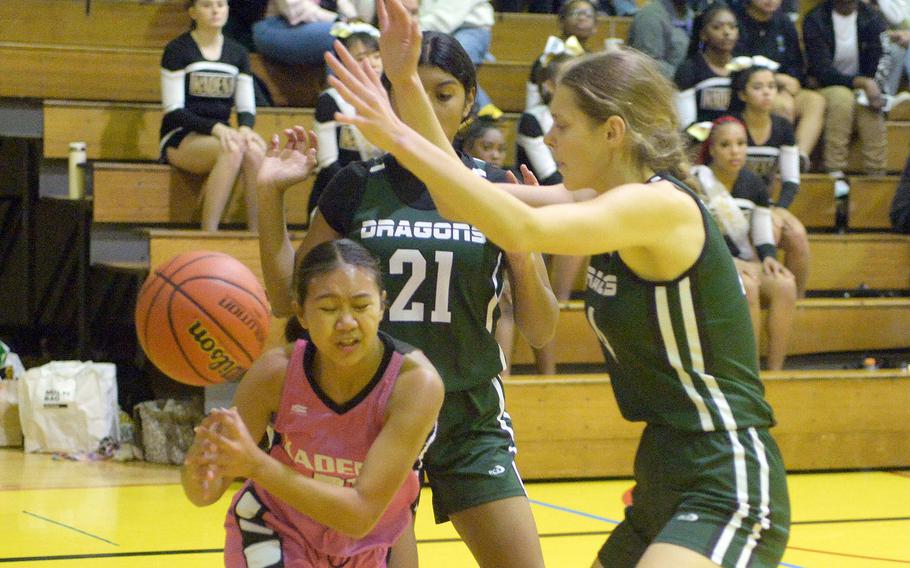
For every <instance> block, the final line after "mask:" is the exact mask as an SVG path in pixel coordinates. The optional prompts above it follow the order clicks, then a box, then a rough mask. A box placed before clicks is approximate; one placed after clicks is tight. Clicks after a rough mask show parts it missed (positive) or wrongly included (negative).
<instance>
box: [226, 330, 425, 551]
mask: <svg viewBox="0 0 910 568" xmlns="http://www.w3.org/2000/svg"><path fill="white" fill-rule="evenodd" d="M380 337H381V339H382V341H383V343H384V344H385V347H386V349H385V355H384V356H383V360H382V364H381V365H380V366H379V369H378V371H377V372H376V376H374V377H373V379H372V380H371V381H370V383H369V384H368V385H367V386H366V387H364V389H363V390H362V391H361V392H360V393H359V394H357V396H355V397H354V398H352V399H351V400H350V401H348V402H346V403H344V404H341V405H339V404H337V403H335V402H334V401H332V400H331V399H330V398H329V397H328V396H327V395H326V394H325V393H324V392H323V391H322V389H321V388H320V387H319V385H318V384H316V381H315V380H314V379H313V377H312V373H309V372H307V370H308V369H312V361H313V358H314V355H315V346H314V345H312V344H310V343H308V342H307V341H305V340H299V341H297V343H296V344H295V346H294V353H293V356H292V358H291V360H290V362H289V363H288V370H287V375H286V376H285V381H284V389H283V391H282V394H281V402H280V404H279V409H278V414H277V416H276V417H275V420H274V430H275V435H274V436H273V438H272V441H273V443H272V447H271V450H270V452H269V453H270V455H271V456H272V457H273V458H275V459H276V460H278V461H280V462H282V463H284V464H287V465H288V466H290V467H293V468H294V469H295V470H297V471H298V472H299V473H300V474H301V475H304V476H307V477H311V478H313V479H316V480H319V481H322V482H324V483H330V484H333V485H338V486H344V487H351V486H352V485H353V484H354V482H355V481H356V480H357V475H358V474H359V473H360V468H361V467H362V465H363V462H364V460H365V459H366V456H367V452H368V451H369V449H370V446H372V445H373V441H374V440H375V439H376V437H377V436H378V435H379V432H380V430H382V426H383V424H384V422H385V412H386V406H387V405H388V401H389V396H390V395H391V394H392V389H393V387H394V386H395V381H396V380H397V378H398V373H399V370H400V369H401V364H402V361H403V359H404V354H405V353H407V352H408V351H410V350H411V348H410V346H408V345H406V344H403V343H400V342H396V341H394V340H393V339H392V338H391V337H389V336H388V335H385V334H383V333H380ZM419 491H420V483H419V482H418V478H417V472H416V471H412V472H411V473H410V474H409V475H408V477H407V479H406V480H405V482H404V483H403V484H402V486H401V488H400V489H399V490H398V492H397V493H396V494H395V496H394V497H393V498H392V501H391V503H389V506H388V508H387V509H386V511H385V513H384V514H383V515H382V518H381V519H380V520H379V522H378V523H377V524H376V526H375V527H374V528H373V530H372V531H370V533H369V534H368V535H367V536H365V537H364V538H362V539H354V538H351V537H349V536H346V535H344V534H342V533H340V532H338V531H335V530H333V529H331V528H329V527H327V526H325V525H323V524H321V523H319V522H318V521H316V520H314V519H312V518H310V517H309V516H307V515H304V514H303V513H301V512H299V511H297V510H295V509H294V508H293V507H291V506H290V505H288V504H287V503H285V502H284V501H281V500H280V499H278V498H277V497H275V496H273V495H272V494H270V493H269V492H268V491H266V490H265V489H264V488H263V487H260V486H259V485H258V484H256V483H255V482H250V481H248V482H247V483H246V484H244V486H243V488H241V490H240V491H239V492H238V493H237V495H235V496H234V499H233V502H232V503H231V507H230V509H229V511H228V515H227V520H226V521H225V529H226V530H227V540H226V544H225V549H224V558H225V565H226V566H228V567H230V568H234V567H244V568H266V567H278V566H283V567H303V566H307V567H310V566H318V567H326V568H328V567H337V566H345V567H346V568H361V567H364V568H365V567H367V566H371V567H374V566H385V565H386V558H387V556H388V550H389V548H390V547H391V546H392V544H394V543H395V541H396V540H397V539H398V537H399V536H400V535H401V533H402V531H403V530H404V529H405V527H406V526H407V525H408V523H409V522H410V521H411V517H412V514H413V506H414V504H415V502H416V500H417V496H418V493H419Z"/></svg>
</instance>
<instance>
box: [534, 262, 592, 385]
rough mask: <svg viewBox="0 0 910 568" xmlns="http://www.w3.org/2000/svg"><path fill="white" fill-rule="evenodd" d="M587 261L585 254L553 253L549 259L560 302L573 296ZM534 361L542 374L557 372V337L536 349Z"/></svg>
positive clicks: (566, 300)
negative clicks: (567, 254) (577, 278)
mask: <svg viewBox="0 0 910 568" xmlns="http://www.w3.org/2000/svg"><path fill="white" fill-rule="evenodd" d="M586 261H587V257H584V256H562V255H553V256H551V257H550V259H549V265H550V286H552V288H553V295H554V296H556V300H557V301H559V302H568V301H569V300H570V299H571V298H572V287H573V286H574V284H575V278H576V277H577V276H578V271H579V270H581V269H582V268H583V267H584V265H585V263H586ZM534 362H535V364H536V366H537V372H538V373H540V374H541V375H553V374H555V373H556V338H555V337H554V338H553V339H552V340H551V341H550V342H549V343H547V344H546V345H544V346H543V347H541V348H539V349H534Z"/></svg>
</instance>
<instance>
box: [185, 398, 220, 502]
mask: <svg viewBox="0 0 910 568" xmlns="http://www.w3.org/2000/svg"><path fill="white" fill-rule="evenodd" d="M214 428H217V419H216V418H215V417H213V416H211V415H209V416H207V417H206V418H205V419H204V420H203V421H202V423H201V424H199V426H196V437H195V438H194V439H193V445H192V446H190V449H189V450H188V451H187V453H186V457H185V458H184V462H183V463H184V465H185V466H186V467H187V469H188V470H189V473H190V475H191V477H192V479H193V480H194V481H195V482H196V483H197V484H198V487H199V489H200V490H201V493H202V496H203V497H204V498H205V499H208V498H209V497H212V496H213V491H214V488H215V486H217V485H218V484H217V483H216V482H217V481H219V480H220V479H221V477H222V474H221V471H220V469H219V467H218V466H217V465H215V458H216V457H217V455H218V448H217V447H216V446H215V444H213V443H212V442H210V441H208V440H206V438H205V436H200V435H199V433H200V432H202V431H209V430H211V429H214Z"/></svg>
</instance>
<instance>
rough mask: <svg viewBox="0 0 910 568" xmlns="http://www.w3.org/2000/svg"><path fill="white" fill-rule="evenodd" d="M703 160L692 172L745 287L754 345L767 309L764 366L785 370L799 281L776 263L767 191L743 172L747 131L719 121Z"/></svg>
mask: <svg viewBox="0 0 910 568" xmlns="http://www.w3.org/2000/svg"><path fill="white" fill-rule="evenodd" d="M700 161H701V162H702V163H703V164H704V165H699V166H695V168H694V173H695V175H696V176H697V178H698V181H699V185H701V188H702V192H703V194H704V197H705V202H706V203H707V205H708V209H709V210H710V211H711V213H712V215H713V216H714V217H715V219H717V222H718V225H719V226H720V229H721V231H722V232H723V234H724V237H725V239H726V240H727V245H728V246H729V247H730V252H731V253H732V254H733V257H734V261H735V264H736V268H737V270H738V271H739V274H740V278H741V279H742V283H743V286H744V287H745V290H746V297H747V299H748V301H749V312H750V313H751V315H752V328H753V331H754V333H755V342H756V345H759V344H760V342H761V341H760V338H761V328H762V325H761V324H762V317H761V306H762V305H766V306H767V307H768V321H767V332H768V358H767V365H766V367H767V368H768V369H770V370H780V369H783V367H784V360H785V359H786V356H787V343H788V341H789V339H790V332H791V330H792V327H793V318H794V316H795V315H796V282H795V279H794V277H793V274H791V273H790V271H789V270H787V269H786V268H785V267H784V266H783V265H781V264H780V263H779V262H778V261H777V259H776V258H775V256H776V254H777V251H776V249H775V247H774V236H773V230H772V224H771V213H770V211H769V205H770V203H769V198H768V189H767V188H766V187H765V184H764V182H763V181H762V179H761V178H760V177H759V176H757V175H755V174H753V173H752V172H750V171H749V170H747V169H745V162H746V127H745V126H744V125H743V124H742V123H741V122H740V121H739V120H738V119H736V118H734V117H732V116H722V117H720V118H719V119H717V120H715V121H714V123H713V128H712V129H711V132H710V135H709V136H708V139H707V140H706V141H705V143H704V146H703V147H702V152H701V160H700Z"/></svg>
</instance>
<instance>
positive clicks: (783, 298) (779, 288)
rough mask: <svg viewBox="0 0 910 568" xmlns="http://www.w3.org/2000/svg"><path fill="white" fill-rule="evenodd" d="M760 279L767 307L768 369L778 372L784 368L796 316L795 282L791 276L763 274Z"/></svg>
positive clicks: (763, 298)
mask: <svg viewBox="0 0 910 568" xmlns="http://www.w3.org/2000/svg"><path fill="white" fill-rule="evenodd" d="M760 279H761V295H762V300H764V302H765V303H766V304H767V306H768V323H767V325H768V369H769V370H771V371H779V370H781V369H783V368H784V361H785V360H786V358H787V346H788V345H789V343H790V332H791V331H792V330H793V319H794V317H795V316H796V280H795V279H794V278H793V275H792V274H787V275H785V276H779V275H777V276H772V275H769V274H765V273H762V274H761V276H760Z"/></svg>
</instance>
